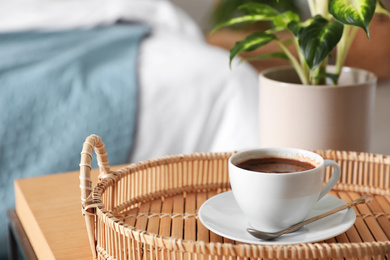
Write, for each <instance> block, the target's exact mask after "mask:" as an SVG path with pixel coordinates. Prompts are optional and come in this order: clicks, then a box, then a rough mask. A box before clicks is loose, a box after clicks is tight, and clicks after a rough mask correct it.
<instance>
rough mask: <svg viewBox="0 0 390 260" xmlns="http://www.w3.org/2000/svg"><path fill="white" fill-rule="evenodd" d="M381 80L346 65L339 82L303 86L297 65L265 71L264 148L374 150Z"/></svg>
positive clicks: (262, 87) (262, 78) (262, 89)
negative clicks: (374, 131)
mask: <svg viewBox="0 0 390 260" xmlns="http://www.w3.org/2000/svg"><path fill="white" fill-rule="evenodd" d="M331 69H332V68H331ZM376 82H377V77H376V76H375V75H374V74H373V73H371V72H368V71H365V70H361V69H354V68H344V69H343V71H342V73H341V77H340V80H339V85H337V86H310V85H302V84H300V83H299V79H298V77H297V75H296V73H295V71H294V70H293V69H292V68H291V67H280V68H273V69H269V70H266V71H264V72H263V73H261V74H260V92H259V98H260V103H259V106H260V111H259V112H260V146H261V147H281V146H283V147H295V148H302V149H309V150H315V149H320V150H326V149H333V150H344V151H360V152H370V144H371V138H370V137H371V130H372V125H373V117H374V105H375V104H374V103H375V91H376Z"/></svg>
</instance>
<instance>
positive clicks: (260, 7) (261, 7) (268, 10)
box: [238, 2, 279, 17]
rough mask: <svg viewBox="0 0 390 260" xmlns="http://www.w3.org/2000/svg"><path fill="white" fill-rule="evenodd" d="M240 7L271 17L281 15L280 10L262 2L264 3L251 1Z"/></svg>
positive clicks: (252, 12)
mask: <svg viewBox="0 0 390 260" xmlns="http://www.w3.org/2000/svg"><path fill="white" fill-rule="evenodd" d="M238 9H240V10H242V9H245V10H247V11H248V12H249V13H251V14H263V15H266V16H269V17H274V16H277V15H279V12H278V10H276V9H275V8H273V7H272V6H270V5H267V4H262V3H255V2H250V3H246V4H243V5H240V6H239V7H238Z"/></svg>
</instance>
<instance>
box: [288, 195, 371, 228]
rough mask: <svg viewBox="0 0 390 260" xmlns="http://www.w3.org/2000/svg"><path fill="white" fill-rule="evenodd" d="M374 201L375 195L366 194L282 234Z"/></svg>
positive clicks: (294, 226) (300, 223)
mask: <svg viewBox="0 0 390 260" xmlns="http://www.w3.org/2000/svg"><path fill="white" fill-rule="evenodd" d="M372 200H373V195H372V194H370V193H368V194H365V195H363V196H361V197H360V198H358V199H356V200H354V201H352V202H350V203H347V204H345V205H343V206H340V207H338V208H335V209H332V210H330V211H328V212H325V213H322V214H320V215H318V216H315V217H312V218H310V219H307V220H305V221H303V222H299V223H298V224H296V225H293V226H291V227H289V228H287V229H285V230H283V232H282V234H284V233H287V232H290V231H292V230H295V229H297V228H300V227H302V226H304V225H307V224H309V223H311V222H314V221H316V220H318V219H320V218H324V217H327V216H329V215H331V214H333V213H336V212H338V211H341V210H344V209H347V208H350V207H352V206H354V205H357V204H361V203H370V202H371V201H372Z"/></svg>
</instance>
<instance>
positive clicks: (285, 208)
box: [229, 148, 341, 232]
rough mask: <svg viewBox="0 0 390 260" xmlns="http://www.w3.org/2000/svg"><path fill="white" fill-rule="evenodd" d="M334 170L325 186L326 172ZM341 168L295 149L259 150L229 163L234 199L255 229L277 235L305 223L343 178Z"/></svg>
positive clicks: (239, 156) (317, 156) (309, 153)
mask: <svg viewBox="0 0 390 260" xmlns="http://www.w3.org/2000/svg"><path fill="white" fill-rule="evenodd" d="M329 166H331V167H333V173H332V176H331V178H330V180H329V181H328V182H327V183H326V184H325V185H323V181H324V176H325V169H326V168H327V167H329ZM340 173H341V171H340V167H339V165H338V164H337V163H336V162H334V161H332V160H325V159H323V158H322V157H321V156H319V155H318V154H316V153H313V152H310V151H306V150H302V149H294V148H259V149H254V150H247V151H242V152H238V153H236V154H234V155H232V156H231V157H230V159H229V178H230V184H231V188H232V191H233V194H234V197H235V199H236V201H237V204H238V205H239V207H240V209H241V210H242V212H243V213H244V215H245V216H246V217H247V219H248V221H249V225H250V227H252V228H255V229H258V230H261V231H267V232H275V231H280V230H282V229H285V228H287V227H290V226H291V225H293V224H296V223H298V222H300V221H302V220H304V219H305V218H306V217H307V216H308V214H309V213H310V211H311V210H312V208H313V207H314V205H315V204H316V203H317V201H318V200H320V199H321V198H322V197H323V196H325V195H326V194H327V193H328V192H329V191H330V190H331V189H332V188H333V187H334V185H335V184H336V183H337V181H338V180H339V178H340Z"/></svg>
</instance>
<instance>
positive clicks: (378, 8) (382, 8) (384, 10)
mask: <svg viewBox="0 0 390 260" xmlns="http://www.w3.org/2000/svg"><path fill="white" fill-rule="evenodd" d="M375 13H378V14H385V15H387V16H390V11H389V10H387V8H386V7H385V6H384V5H383V3H382V2H381V1H379V0H378V2H377V4H376V9H375Z"/></svg>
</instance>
